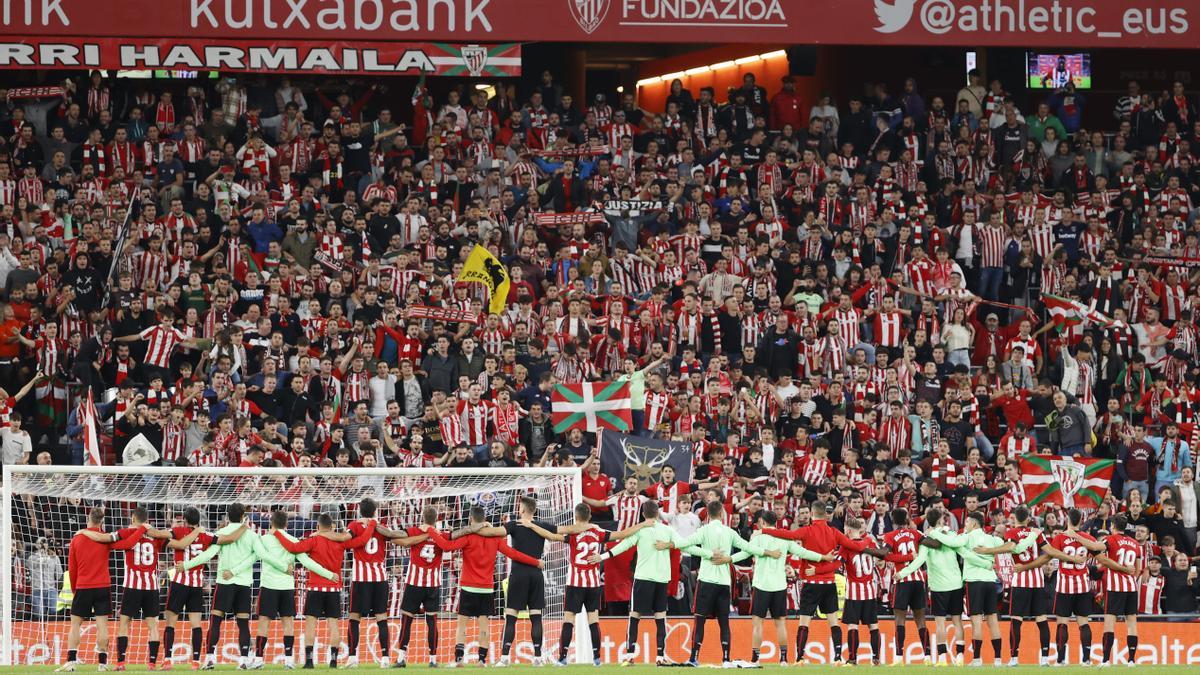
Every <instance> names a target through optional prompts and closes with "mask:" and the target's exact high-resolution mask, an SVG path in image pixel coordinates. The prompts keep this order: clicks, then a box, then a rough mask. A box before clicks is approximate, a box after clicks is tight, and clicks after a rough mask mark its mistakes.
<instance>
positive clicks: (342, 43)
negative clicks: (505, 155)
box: [0, 36, 521, 77]
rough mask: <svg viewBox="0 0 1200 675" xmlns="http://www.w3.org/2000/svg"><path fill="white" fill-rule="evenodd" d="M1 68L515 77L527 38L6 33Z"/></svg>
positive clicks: (1, 40)
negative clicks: (459, 40)
mask: <svg viewBox="0 0 1200 675" xmlns="http://www.w3.org/2000/svg"><path fill="white" fill-rule="evenodd" d="M0 67H3V68H12V69H71V70H77V69H82V68H98V69H102V70H188V71H192V70H204V71H209V70H217V71H221V72H224V73H239V72H242V73H324V74H332V75H369V74H378V73H392V74H397V73H399V74H410V75H420V74H425V75H442V76H466V77H513V76H517V75H520V74H521V45H519V44H511V43H510V44H493V45H487V44H447V43H434V42H368V41H357V40H349V41H348V40H334V41H331V42H327V41H321V40H313V41H311V42H308V41H298V40H221V41H219V42H214V41H211V40H205V39H158V38H149V39H143V38H126V37H113V38H71V37H54V38H50V37H31V36H11V37H10V36H4V37H3V38H0Z"/></svg>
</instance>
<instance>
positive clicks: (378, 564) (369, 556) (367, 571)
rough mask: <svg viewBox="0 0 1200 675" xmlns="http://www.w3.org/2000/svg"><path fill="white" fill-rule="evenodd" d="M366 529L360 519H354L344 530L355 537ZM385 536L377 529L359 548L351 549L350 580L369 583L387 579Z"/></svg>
mask: <svg viewBox="0 0 1200 675" xmlns="http://www.w3.org/2000/svg"><path fill="white" fill-rule="evenodd" d="M366 529H367V526H366V525H363V523H362V521H358V520H356V521H354V522H353V523H350V526H349V527H347V528H346V530H347V531H348V532H349V533H350V536H351V537H357V536H359V535H360V534H362V533H363V531H364V530H366ZM387 542H388V540H387V537H385V536H383V535H382V534H380V533H379V532H378V531H376V532H375V534H374V535H373V536H372V537H371V538H370V539H368V540H367V542H366V543H365V544H363V545H362V547H361V548H355V549H351V553H352V554H353V556H352V557H353V559H354V567H353V575H354V576H353V577H351V579H350V580H351V581H354V582H364V583H371V582H375V581H387V578H388V576H387V567H386V565H385V563H386V562H387Z"/></svg>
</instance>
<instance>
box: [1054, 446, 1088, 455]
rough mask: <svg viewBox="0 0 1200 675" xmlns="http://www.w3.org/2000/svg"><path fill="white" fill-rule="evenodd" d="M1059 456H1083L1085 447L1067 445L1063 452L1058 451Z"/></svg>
mask: <svg viewBox="0 0 1200 675" xmlns="http://www.w3.org/2000/svg"><path fill="white" fill-rule="evenodd" d="M1058 454H1060V455H1062V456H1064V457H1074V456H1075V455H1082V454H1083V446H1082V445H1066V446H1063V448H1062V450H1059V451H1058Z"/></svg>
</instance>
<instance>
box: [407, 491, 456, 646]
mask: <svg viewBox="0 0 1200 675" xmlns="http://www.w3.org/2000/svg"><path fill="white" fill-rule="evenodd" d="M437 519H438V510H437V508H435V507H433V506H426V507H425V508H424V509H422V510H421V522H422V523H424V524H426V525H428V526H430V527H433V526H434V525H436V524H437ZM405 534H407V535H409V536H410V537H415V538H417V541H415V542H414V543H412V544H409V546H410V548H409V552H408V573H407V574H406V575H405V577H404V594H403V597H401V599H400V656H399V657H398V658H397V660H396V666H397V667H402V666H403V665H404V664H406V663H407V661H408V641H409V640H410V639H411V638H412V624H413V619H414V618H415V617H416V615H417V613H419V612H424V614H425V628H426V630H425V639H426V640H427V641H428V643H429V663H430V665H434V664H436V663H437V657H436V656H435V655H436V654H437V649H438V625H437V618H438V614H439V613H440V612H441V611H442V559H443V554H444V553H445V551H443V550H442V549H441V547H439V546H438V545H437V544H435V543H434V542H432V541H429V535H427V534H426V533H425V532H423V531H422V530H421V528H419V527H410V528H408V529H407V531H406V532H405ZM446 536H449V535H448V534H447V535H446Z"/></svg>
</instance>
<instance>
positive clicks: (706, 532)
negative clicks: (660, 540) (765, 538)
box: [679, 520, 783, 586]
mask: <svg viewBox="0 0 1200 675" xmlns="http://www.w3.org/2000/svg"><path fill="white" fill-rule="evenodd" d="M735 548H736V549H738V550H741V551H747V552H749V553H752V554H754V555H762V554H763V549H761V548H759V547H758V546H755V545H754V544H751V543H750V542H748V541H746V540H745V539H742V537H741V535H739V534H738V533H737V532H734V531H733V528H731V527H729V526H728V525H726V524H725V523H719V522H716V521H711V520H710V521H709V522H707V523H705V524H704V525H702V526H700V529H698V530H696V531H695V532H693V533H692V535H691V536H690V537H688V538H686V539H684V540H683V542H682V543H681V544H680V545H679V549H680V550H682V551H683V552H684V553H689V554H691V555H700V551H702V550H703V551H708V552H709V553H712V554H716V553H717V552H718V551H719V552H721V553H724V554H725V555H727V556H732V555H733V549H735ZM775 550H776V551H781V552H782V550H783V549H781V548H777V549H775ZM698 578H699V580H700V581H703V582H706V583H710V584H717V585H719V586H728V585H730V575H729V563H724V564H722V565H715V564H713V562H712V560H710V559H708V558H705V559H703V560H701V561H700V575H699V577H698Z"/></svg>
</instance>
